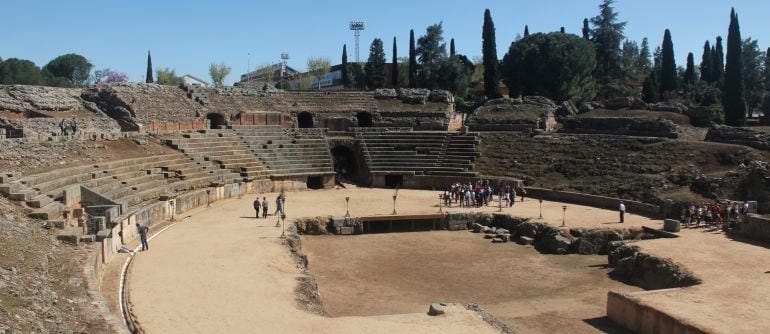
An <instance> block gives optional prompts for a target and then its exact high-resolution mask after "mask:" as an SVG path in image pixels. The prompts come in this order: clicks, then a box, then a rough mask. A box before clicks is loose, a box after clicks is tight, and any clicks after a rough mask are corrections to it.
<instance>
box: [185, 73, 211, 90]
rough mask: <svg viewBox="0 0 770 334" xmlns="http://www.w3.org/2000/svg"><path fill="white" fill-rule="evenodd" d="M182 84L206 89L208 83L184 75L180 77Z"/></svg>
mask: <svg viewBox="0 0 770 334" xmlns="http://www.w3.org/2000/svg"><path fill="white" fill-rule="evenodd" d="M182 82H184V84H185V85H200V86H203V87H208V86H209V83H208V82H206V81H203V80H201V79H199V78H197V77H194V76H192V75H189V74H185V75H183V76H182Z"/></svg>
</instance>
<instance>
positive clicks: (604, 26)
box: [591, 0, 626, 96]
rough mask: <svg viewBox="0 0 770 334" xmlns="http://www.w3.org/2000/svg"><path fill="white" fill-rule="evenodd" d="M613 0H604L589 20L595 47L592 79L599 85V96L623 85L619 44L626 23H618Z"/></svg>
mask: <svg viewBox="0 0 770 334" xmlns="http://www.w3.org/2000/svg"><path fill="white" fill-rule="evenodd" d="M613 3H615V0H604V1H603V2H602V4H601V5H599V10H600V12H599V15H598V16H596V17H594V18H592V19H591V24H593V26H594V29H593V30H592V31H591V38H592V41H593V42H594V45H595V46H596V70H595V71H594V77H595V78H596V81H597V82H598V83H599V85H600V89H599V94H600V95H605V96H606V95H612V94H613V93H614V92H612V90H613V87H616V86H620V85H623V84H624V83H625V82H624V79H625V77H626V75H625V73H623V67H622V64H621V63H622V59H621V50H620V43H621V42H622V41H623V39H624V38H625V36H624V35H623V30H624V29H625V27H626V22H618V13H617V12H616V11H615V9H614V8H613V7H612V4H613Z"/></svg>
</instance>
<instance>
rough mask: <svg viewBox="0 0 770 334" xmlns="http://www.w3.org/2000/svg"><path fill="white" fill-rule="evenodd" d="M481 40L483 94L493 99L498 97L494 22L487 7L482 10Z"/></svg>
mask: <svg viewBox="0 0 770 334" xmlns="http://www.w3.org/2000/svg"><path fill="white" fill-rule="evenodd" d="M525 29H526V28H525ZM525 35H526V33H525ZM481 41H482V42H481V45H482V47H481V53H482V58H483V59H484V95H485V96H486V97H487V98H489V99H495V98H498V97H500V88H499V87H498V81H499V78H498V75H497V44H496V42H495V23H494V22H492V15H491V14H490V13H489V9H487V10H485V11H484V26H483V28H482V32H481Z"/></svg>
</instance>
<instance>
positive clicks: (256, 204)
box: [254, 197, 262, 218]
mask: <svg viewBox="0 0 770 334" xmlns="http://www.w3.org/2000/svg"><path fill="white" fill-rule="evenodd" d="M260 207H262V204H260V203H259V197H257V199H255V200H254V211H257V218H259V208H260Z"/></svg>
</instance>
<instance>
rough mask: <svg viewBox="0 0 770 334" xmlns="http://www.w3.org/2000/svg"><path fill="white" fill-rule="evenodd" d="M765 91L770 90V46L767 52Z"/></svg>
mask: <svg viewBox="0 0 770 334" xmlns="http://www.w3.org/2000/svg"><path fill="white" fill-rule="evenodd" d="M765 91H770V48H767V52H766V53H765ZM769 96H770V94H769Z"/></svg>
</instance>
